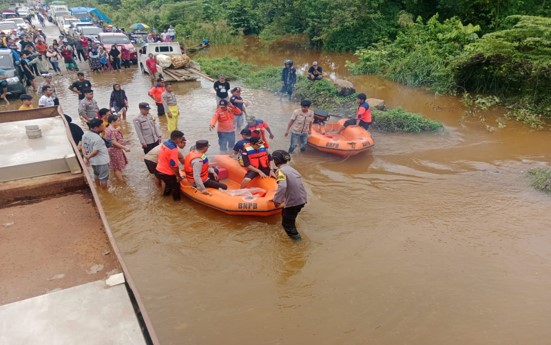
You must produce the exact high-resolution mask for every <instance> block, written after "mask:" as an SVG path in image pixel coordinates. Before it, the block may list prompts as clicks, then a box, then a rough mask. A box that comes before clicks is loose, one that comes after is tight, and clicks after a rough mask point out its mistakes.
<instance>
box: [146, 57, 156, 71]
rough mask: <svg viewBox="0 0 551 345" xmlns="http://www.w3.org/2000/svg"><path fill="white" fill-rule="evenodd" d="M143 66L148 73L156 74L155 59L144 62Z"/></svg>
mask: <svg viewBox="0 0 551 345" xmlns="http://www.w3.org/2000/svg"><path fill="white" fill-rule="evenodd" d="M145 65H146V66H147V69H148V70H149V72H150V73H157V60H155V58H153V59H147V60H145Z"/></svg>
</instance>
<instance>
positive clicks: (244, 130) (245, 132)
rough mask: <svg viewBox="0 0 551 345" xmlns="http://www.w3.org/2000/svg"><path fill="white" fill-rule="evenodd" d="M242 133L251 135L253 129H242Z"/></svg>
mask: <svg viewBox="0 0 551 345" xmlns="http://www.w3.org/2000/svg"><path fill="white" fill-rule="evenodd" d="M240 134H241V135H251V130H250V129H248V128H245V129H242V130H241V133H240Z"/></svg>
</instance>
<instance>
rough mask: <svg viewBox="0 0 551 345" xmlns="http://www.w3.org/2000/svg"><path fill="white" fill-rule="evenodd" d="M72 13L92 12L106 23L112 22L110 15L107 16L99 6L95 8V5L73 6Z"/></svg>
mask: <svg viewBox="0 0 551 345" xmlns="http://www.w3.org/2000/svg"><path fill="white" fill-rule="evenodd" d="M71 13H73V14H75V13H90V14H93V15H95V16H96V17H98V18H99V19H101V20H103V21H104V22H106V23H111V19H109V17H107V16H106V15H105V14H103V12H101V11H100V10H98V9H97V8H93V7H72V8H71Z"/></svg>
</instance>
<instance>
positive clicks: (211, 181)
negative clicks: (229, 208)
mask: <svg viewBox="0 0 551 345" xmlns="http://www.w3.org/2000/svg"><path fill="white" fill-rule="evenodd" d="M209 146H210V145H209V142H208V141H207V140H197V141H196V142H195V148H192V149H191V151H190V152H189V153H188V154H187V156H186V158H185V159H184V172H185V174H186V179H187V180H188V181H189V183H191V185H193V186H194V187H195V188H197V190H198V191H200V192H201V193H203V194H207V195H211V193H210V192H209V191H208V190H207V187H209V188H222V189H228V186H226V185H225V184H223V183H220V182H218V172H217V171H216V169H215V168H213V167H210V166H209V159H208V158H207V155H206V153H207V151H208V149H209Z"/></svg>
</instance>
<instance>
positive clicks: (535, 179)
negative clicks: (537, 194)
mask: <svg viewBox="0 0 551 345" xmlns="http://www.w3.org/2000/svg"><path fill="white" fill-rule="evenodd" d="M527 175H528V178H529V179H530V184H531V185H532V187H534V188H536V189H537V190H541V191H543V192H547V193H551V169H549V168H534V169H530V170H529V171H528V173H527Z"/></svg>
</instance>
